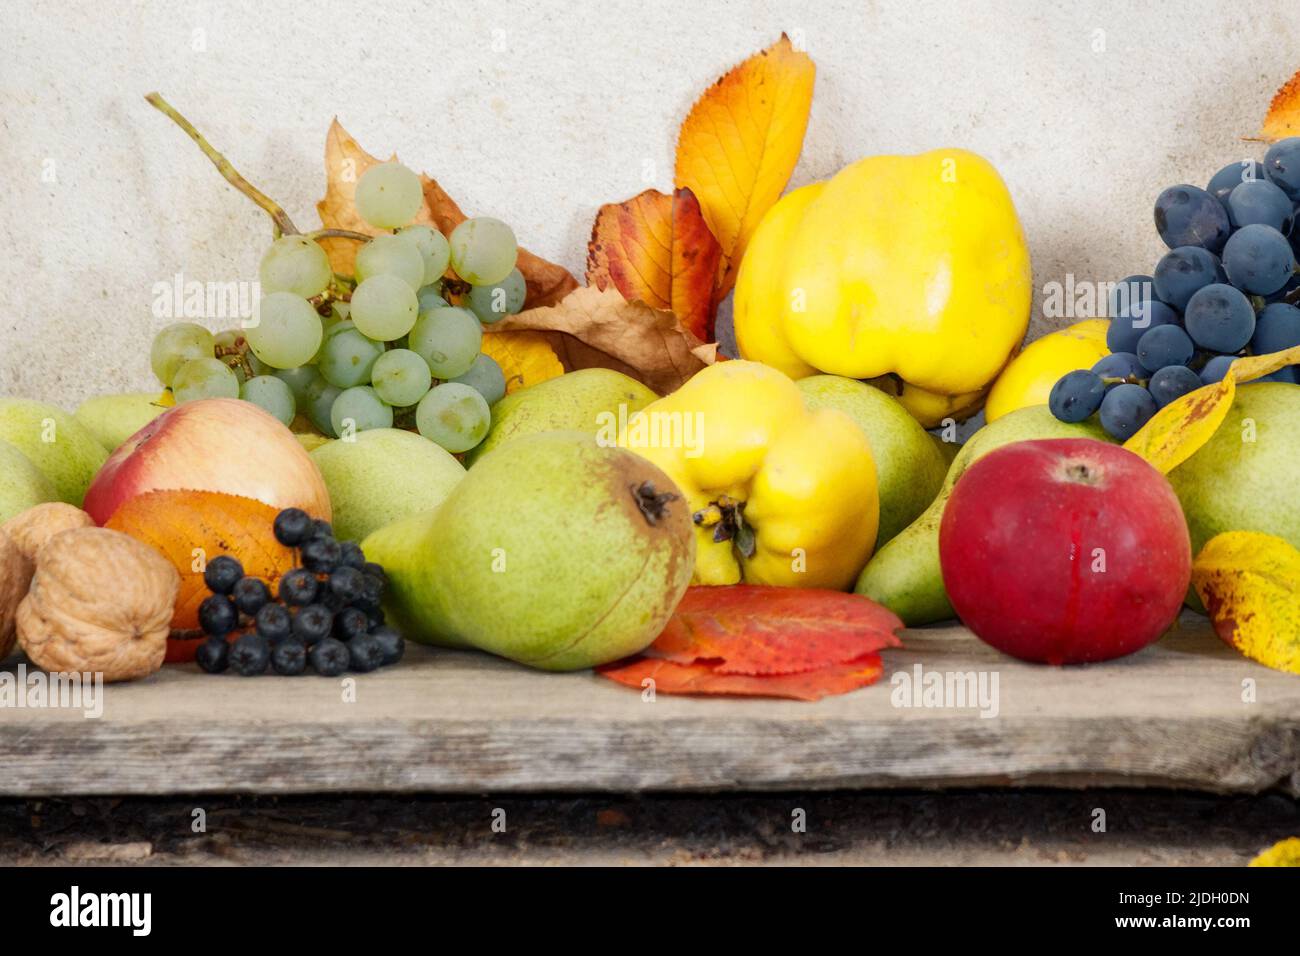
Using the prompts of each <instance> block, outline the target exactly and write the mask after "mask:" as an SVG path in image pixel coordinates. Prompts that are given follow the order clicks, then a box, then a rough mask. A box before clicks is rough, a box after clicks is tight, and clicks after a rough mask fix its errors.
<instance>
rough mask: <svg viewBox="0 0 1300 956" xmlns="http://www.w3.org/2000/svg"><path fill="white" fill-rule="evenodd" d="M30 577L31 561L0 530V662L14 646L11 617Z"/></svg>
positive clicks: (25, 592)
mask: <svg viewBox="0 0 1300 956" xmlns="http://www.w3.org/2000/svg"><path fill="white" fill-rule="evenodd" d="M31 580H32V563H31V562H30V561H28V560H27V556H26V555H24V554H23V552H22V550H21V549H20V548H19V547H18V545H16V544H14V542H13V540H12V539H11V538H10V537H9V535H7V534H5V532H4V531H3V530H0V661H2V660H4V659H5V658H6V657H8V656H9V652H10V651H12V650H13V649H14V636H15V633H16V632H15V620H14V619H15V616H16V615H17V613H18V604H19V602H20V601H22V599H23V597H24V596H25V595H26V594H27V586H28V585H29V584H30V583H31Z"/></svg>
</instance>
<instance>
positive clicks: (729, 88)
mask: <svg viewBox="0 0 1300 956" xmlns="http://www.w3.org/2000/svg"><path fill="white" fill-rule="evenodd" d="M816 72H817V71H816V67H815V66H814V65H813V61H812V59H811V58H810V57H809V56H808V54H806V53H804V52H802V51H800V50H796V49H795V48H794V45H793V44H791V42H790V38H789V37H787V36H786V35H785V34H784V33H783V34H781V39H780V40H778V41H777V42H776V43H774V44H773V45H772V46H770V47H768V48H767V49H766V50H763V51H762V52H760V53H756V54H755V55H754V56H751V57H750V58H749V59H747V60H745V61H744V62H743V63H741V64H739V65H738V66H736V67H734V68H732V70H731V71H730V72H728V73H727V74H726V75H725V76H723V77H722V78H721V79H719V80H718V81H717V82H716V83H714V84H713V85H712V86H710V87H709V88H708V90H706V91H705V93H704V95H703V96H701V97H700V98H699V100H697V101H696V103H695V105H694V106H693V107H691V111H690V113H689V114H688V115H687V117H686V120H685V121H684V122H683V123H682V128H681V132H680V133H679V135H678V138H677V162H676V169H675V173H674V182H675V185H676V186H677V187H679V188H680V187H686V188H688V189H690V190H691V191H692V192H693V193H694V194H695V196H696V198H698V199H699V202H700V207H701V209H702V210H703V213H704V220H705V222H707V223H708V225H709V229H710V230H711V231H712V233H713V235H714V236H716V237H717V239H718V243H719V244H720V246H721V248H722V259H721V260H720V262H719V269H718V280H717V291H716V298H718V299H721V298H722V297H723V296H724V295H726V293H727V292H728V291H730V289H731V287H732V286H733V285H735V282H736V270H737V269H738V268H739V267H740V259H741V257H742V256H743V255H744V252H745V247H746V245H747V244H748V243H749V240H750V237H751V236H753V234H754V230H755V229H756V228H758V223H759V220H760V219H762V218H763V214H764V213H766V212H767V211H768V209H770V208H771V207H772V205H773V204H774V203H775V202H776V201H777V199H779V198H780V196H781V193H782V191H783V190H784V189H785V187H786V183H788V182H789V181H790V174H791V173H792V172H794V167H795V163H796V162H797V161H798V159H799V152H800V150H802V149H803V137H804V131H805V130H806V129H807V127H808V113H809V110H810V109H811V108H812V95H813V80H814V78H815V76H816Z"/></svg>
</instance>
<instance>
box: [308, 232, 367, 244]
mask: <svg viewBox="0 0 1300 956" xmlns="http://www.w3.org/2000/svg"><path fill="white" fill-rule="evenodd" d="M307 238H308V239H310V240H311V241H312V242H316V241H318V240H321V239H355V240H356V241H357V242H369V241H370V240H371V239H373V238H374V236H367V235H366V234H365V233H364V232H353V231H352V230H351V229H317V230H316V231H315V232H309V233H307Z"/></svg>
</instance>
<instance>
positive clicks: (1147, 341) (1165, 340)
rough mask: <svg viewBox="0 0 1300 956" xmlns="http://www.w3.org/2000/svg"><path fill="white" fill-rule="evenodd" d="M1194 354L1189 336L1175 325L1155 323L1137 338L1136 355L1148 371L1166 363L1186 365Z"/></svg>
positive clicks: (1155, 369)
mask: <svg viewBox="0 0 1300 956" xmlns="http://www.w3.org/2000/svg"><path fill="white" fill-rule="evenodd" d="M1195 354H1196V346H1195V345H1193V344H1192V340H1191V338H1190V337H1189V336H1188V334H1187V333H1186V332H1184V331H1183V330H1182V327H1181V326H1177V325H1157V326H1156V327H1155V328H1153V329H1147V331H1146V332H1144V333H1143V334H1142V338H1140V339H1138V347H1137V357H1138V361H1139V362H1141V363H1142V367H1143V368H1144V369H1146V370H1147V371H1148V372H1155V371H1158V370H1159V369H1162V368H1164V367H1165V366H1166V365H1186V364H1187V363H1188V362H1190V361H1191V360H1192V356H1193V355H1195Z"/></svg>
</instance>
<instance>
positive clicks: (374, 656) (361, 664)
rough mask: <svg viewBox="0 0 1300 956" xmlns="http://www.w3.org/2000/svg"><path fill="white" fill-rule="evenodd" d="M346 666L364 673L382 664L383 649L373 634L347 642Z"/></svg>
mask: <svg viewBox="0 0 1300 956" xmlns="http://www.w3.org/2000/svg"><path fill="white" fill-rule="evenodd" d="M347 646H348V666H350V667H351V668H352V669H353V670H354V671H360V672H361V673H363V674H364V673H366V672H367V671H372V670H374V669H375V668H376V667H379V666H380V665H381V664H383V663H384V648H383V647H382V646H381V645H380V643H379V641H377V640H375V636H374V635H373V634H362V635H361V636H360V637H354V638H353V639H352V640H350V641H348V645H347Z"/></svg>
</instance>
